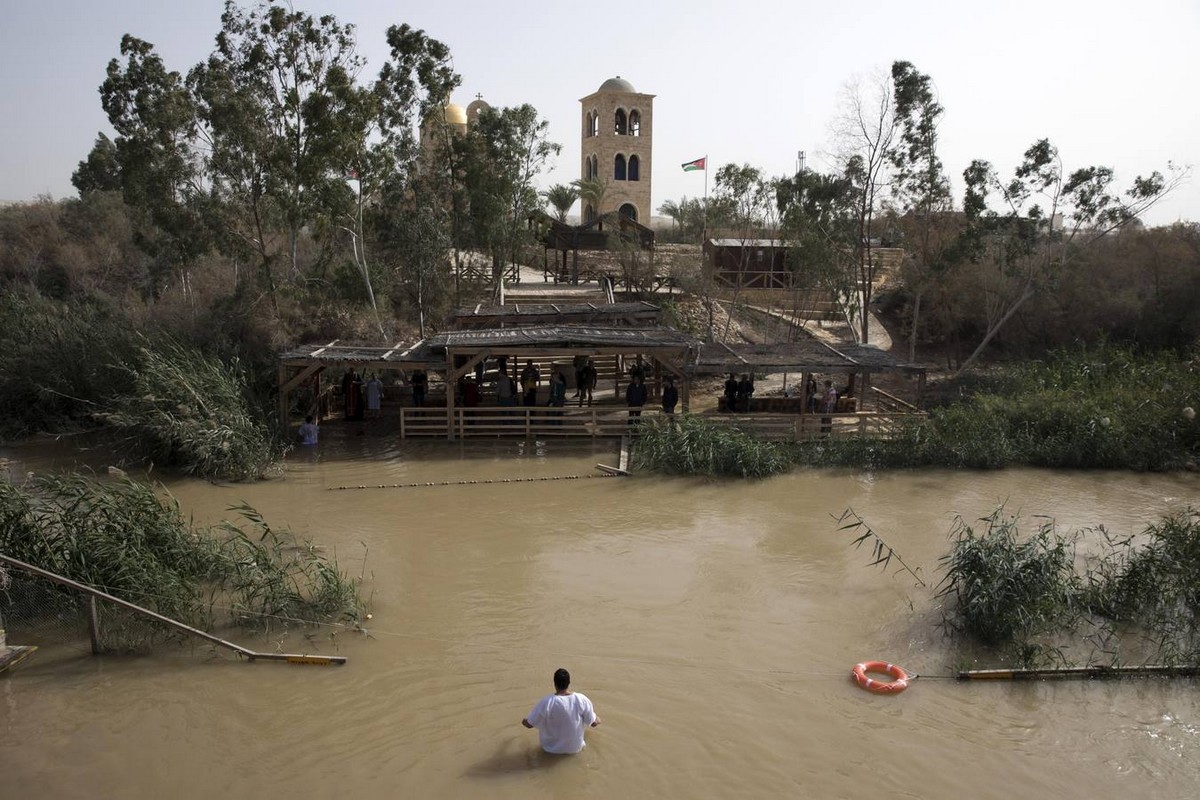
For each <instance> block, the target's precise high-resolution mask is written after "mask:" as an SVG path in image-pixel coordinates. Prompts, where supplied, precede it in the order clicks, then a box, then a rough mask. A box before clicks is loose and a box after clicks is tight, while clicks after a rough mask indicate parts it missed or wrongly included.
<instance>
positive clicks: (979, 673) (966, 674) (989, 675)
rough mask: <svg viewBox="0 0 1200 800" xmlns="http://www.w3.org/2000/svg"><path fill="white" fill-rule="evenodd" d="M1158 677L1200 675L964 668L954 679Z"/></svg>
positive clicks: (1164, 670) (1158, 670)
mask: <svg viewBox="0 0 1200 800" xmlns="http://www.w3.org/2000/svg"><path fill="white" fill-rule="evenodd" d="M1154 675H1162V676H1166V677H1171V678H1187V677H1196V676H1200V665H1186V666H1178V667H1169V666H1163V665H1157V664H1155V665H1147V666H1142V667H1062V668H1060V669H968V670H962V671H960V672H959V673H958V675H957V677H958V679H959V680H960V681H1046V680H1060V681H1062V680H1094V679H1098V678H1135V677H1151V676H1154Z"/></svg>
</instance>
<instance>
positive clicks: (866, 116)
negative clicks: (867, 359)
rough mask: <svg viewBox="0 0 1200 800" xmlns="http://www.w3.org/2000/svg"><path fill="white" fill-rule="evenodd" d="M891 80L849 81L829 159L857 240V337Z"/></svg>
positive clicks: (872, 274) (877, 212)
mask: <svg viewBox="0 0 1200 800" xmlns="http://www.w3.org/2000/svg"><path fill="white" fill-rule="evenodd" d="M894 112H895V108H894V102H893V95H892V84H891V81H890V79H889V78H888V77H887V76H885V75H882V74H876V75H873V76H871V77H869V78H861V79H858V80H855V81H852V82H851V83H850V84H848V85H847V86H846V88H845V90H844V92H843V95H842V103H841V108H840V110H839V113H838V116H837V119H836V120H835V121H834V124H833V136H834V142H835V145H834V147H835V149H834V153H833V156H834V159H835V162H836V164H837V167H838V171H839V172H841V173H842V175H843V176H844V177H845V178H846V179H847V180H849V181H850V183H851V186H852V187H853V193H854V212H853V213H854V221H855V227H856V231H855V233H856V239H855V242H854V245H853V250H854V270H855V276H854V278H855V283H856V284H857V285H856V287H855V288H856V292H855V294H856V295H857V297H856V298H855V299H856V300H857V305H858V308H857V309H852V311H856V312H857V315H858V321H859V330H858V331H856V334H857V336H858V340H859V341H861V342H866V341H867V339H868V336H869V334H870V315H869V313H868V310H869V309H870V306H871V298H872V295H873V294H874V287H875V278H876V274H877V272H878V268H879V264H878V262H877V260H876V258H875V256H874V254H873V252H872V251H873V250H874V248H875V247H876V244H875V237H877V236H878V235H879V230H877V228H878V224H877V223H878V220H879V217H880V216H881V214H882V211H883V203H884V200H885V198H886V196H887V193H888V189H889V181H890V170H889V167H890V164H891V157H892V148H893V145H894V142H895V139H896V118H895V113H894Z"/></svg>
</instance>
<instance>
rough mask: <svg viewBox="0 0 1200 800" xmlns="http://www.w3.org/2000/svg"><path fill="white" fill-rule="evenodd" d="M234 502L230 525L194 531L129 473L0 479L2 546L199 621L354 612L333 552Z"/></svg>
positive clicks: (344, 616)
mask: <svg viewBox="0 0 1200 800" xmlns="http://www.w3.org/2000/svg"><path fill="white" fill-rule="evenodd" d="M231 510H232V511H235V512H236V513H237V518H236V521H226V522H222V523H221V524H219V525H216V526H214V527H212V528H201V527H197V526H196V525H194V524H193V523H192V521H191V520H189V519H187V518H185V517H184V516H183V514H182V512H181V511H180V509H179V504H178V502H177V501H176V500H175V498H174V497H172V496H170V495H169V494H167V493H165V492H163V491H155V490H154V488H152V487H150V486H148V485H146V484H141V483H137V482H134V481H131V480H122V481H119V482H113V483H108V482H101V481H98V480H96V479H94V478H91V477H87V476H83V475H54V476H46V477H41V478H37V479H35V480H34V481H32V482H30V483H29V484H27V485H25V486H15V485H13V484H11V483H8V482H0V552H2V553H4V554H5V555H9V556H11V557H13V558H17V559H19V560H22V561H26V562H28V563H31V564H34V565H35V566H39V567H42V568H43V569H47V570H50V571H52V572H56V573H58V574H60V575H63V576H65V577H68V578H71V579H72V580H75V581H78V582H80V583H83V584H86V585H88V586H91V587H94V588H97V589H101V590H103V591H105V592H108V593H109V594H113V595H115V596H117V597H121V598H123V599H126V600H129V601H130V602H133V603H136V604H138V605H142V606H144V607H147V608H149V609H151V610H153V611H157V612H158V613H160V614H164V615H166V616H169V617H172V618H173V619H177V620H180V621H182V622H186V623H188V624H192V625H195V626H198V627H211V626H213V625H217V624H222V623H224V622H227V621H236V622H239V623H243V624H251V625H256V626H268V627H269V626H271V625H274V624H279V623H280V622H282V624H285V625H286V624H287V621H289V620H296V621H336V620H345V621H356V620H358V618H359V617H360V616H361V614H362V613H363V601H362V599H361V595H360V592H359V582H358V581H357V580H355V579H353V578H350V577H348V576H346V575H345V574H344V573H343V572H342V571H341V570H340V569H339V568H338V565H337V561H336V559H334V558H327V557H325V556H324V555H322V554H321V553H320V552H318V550H317V548H316V547H315V546H313V545H312V544H311V543H309V542H303V541H299V540H297V539H296V537H295V536H294V535H293V534H291V533H290V532H289V531H287V530H277V529H274V528H271V527H270V526H269V525H268V524H267V523H266V521H265V520H263V518H262V517H261V515H259V514H258V512H256V511H255V510H254V509H253V508H250V507H249V506H240V507H238V508H235V509H231ZM55 591H61V592H69V591H70V590H60V589H57V588H56V589H55ZM3 602H4V598H3V597H0V603H3ZM9 602H14V600H13V599H12V598H9Z"/></svg>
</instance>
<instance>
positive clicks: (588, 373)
mask: <svg viewBox="0 0 1200 800" xmlns="http://www.w3.org/2000/svg"><path fill="white" fill-rule="evenodd" d="M580 374H581V376H582V378H581V380H580V384H579V405H580V407H582V406H583V400H584V398H585V397H586V398H587V404H588V405H589V406H590V405H591V404H592V393H593V392H594V391H595V390H596V377H597V376H596V365H595V364H594V363H592V360H591V359H590V358H589V359H588V360H587V363H586V364H584V365H583V369H582V370H581V372H580Z"/></svg>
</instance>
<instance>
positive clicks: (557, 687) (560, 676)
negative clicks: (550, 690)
mask: <svg viewBox="0 0 1200 800" xmlns="http://www.w3.org/2000/svg"><path fill="white" fill-rule="evenodd" d="M570 685H571V673H569V672H567V671H566V670H565V669H563V668H562V667H559V668H558V669H556V670H554V691H556V692H561V691H563V690H564V689H566V688H567V687H568V686H570Z"/></svg>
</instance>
